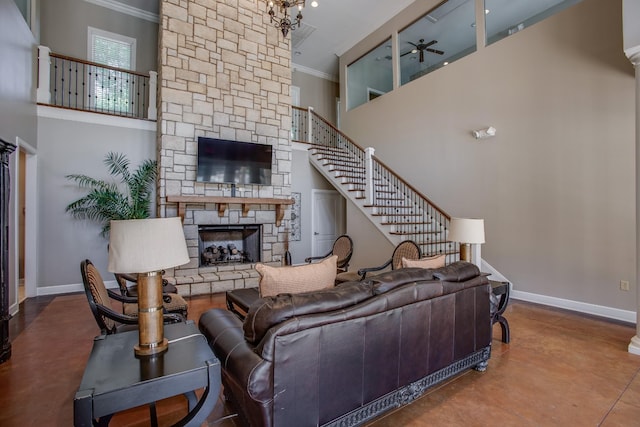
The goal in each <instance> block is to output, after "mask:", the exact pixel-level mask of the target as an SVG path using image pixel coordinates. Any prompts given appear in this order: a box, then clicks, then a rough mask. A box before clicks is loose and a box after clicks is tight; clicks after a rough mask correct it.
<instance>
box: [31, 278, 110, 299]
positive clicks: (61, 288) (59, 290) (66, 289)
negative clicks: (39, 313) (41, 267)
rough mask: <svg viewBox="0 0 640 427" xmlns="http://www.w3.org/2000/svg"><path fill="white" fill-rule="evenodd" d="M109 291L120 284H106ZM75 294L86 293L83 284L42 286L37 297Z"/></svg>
mask: <svg viewBox="0 0 640 427" xmlns="http://www.w3.org/2000/svg"><path fill="white" fill-rule="evenodd" d="M104 285H105V286H106V287H107V289H115V288H117V287H118V283H117V282H116V281H115V280H111V281H108V282H104ZM74 292H84V285H83V284H82V283H72V284H69V285H57V286H42V287H38V288H37V295H38V296H39V297H40V296H45V295H63V294H71V293H74Z"/></svg>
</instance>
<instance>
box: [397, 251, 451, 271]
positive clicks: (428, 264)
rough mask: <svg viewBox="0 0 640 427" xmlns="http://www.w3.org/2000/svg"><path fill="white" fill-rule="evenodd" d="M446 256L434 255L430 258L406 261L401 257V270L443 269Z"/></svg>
mask: <svg viewBox="0 0 640 427" xmlns="http://www.w3.org/2000/svg"><path fill="white" fill-rule="evenodd" d="M446 258H447V256H446V255H444V254H442V255H434V256H432V257H427V258H421V259H406V258H405V257H402V267H403V268H411V267H418V268H440V267H444V263H445V260H446Z"/></svg>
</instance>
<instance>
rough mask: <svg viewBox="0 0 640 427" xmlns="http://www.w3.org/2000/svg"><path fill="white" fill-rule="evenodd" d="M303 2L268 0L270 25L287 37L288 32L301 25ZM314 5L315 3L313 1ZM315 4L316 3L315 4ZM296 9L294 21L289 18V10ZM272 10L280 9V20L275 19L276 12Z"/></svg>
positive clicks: (300, 0) (299, 0)
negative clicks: (296, 13)
mask: <svg viewBox="0 0 640 427" xmlns="http://www.w3.org/2000/svg"><path fill="white" fill-rule="evenodd" d="M304 2H305V0H294V1H288V0H269V16H270V17H271V23H272V24H274V25H275V26H276V28H279V29H280V31H282V35H283V36H284V37H287V34H289V30H295V29H296V28H299V27H300V24H301V23H302V9H303V8H304ZM314 3H316V2H315V1H314ZM316 4H317V3H316ZM296 6H297V7H298V15H297V16H296V18H295V19H292V17H291V16H289V9H291V8H292V7H296ZM274 9H280V14H281V15H282V18H278V17H276V11H275V10H274Z"/></svg>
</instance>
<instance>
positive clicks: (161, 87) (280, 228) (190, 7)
mask: <svg viewBox="0 0 640 427" xmlns="http://www.w3.org/2000/svg"><path fill="white" fill-rule="evenodd" d="M262 6H263V5H261V3H260V2H255V1H254V0H233V1H231V2H220V1H214V2H194V1H188V2H186V1H180V2H178V1H175V0H161V1H160V34H159V45H160V50H159V62H160V67H159V70H158V100H159V104H160V105H159V108H158V155H157V159H158V166H159V179H158V189H157V196H158V202H157V206H158V216H160V217H168V216H177V215H180V216H181V217H182V218H183V224H184V231H185V237H186V239H187V247H188V249H189V255H190V259H191V261H190V262H189V263H188V264H186V265H184V266H180V267H178V268H176V269H174V270H171V271H167V273H166V275H165V278H167V279H168V280H169V281H170V282H172V283H174V284H176V286H177V287H178V291H179V292H180V293H181V294H183V295H195V294H205V293H215V292H222V291H226V290H230V289H235V288H243V287H253V286H257V284H258V274H257V272H256V271H255V269H254V266H255V262H257V260H260V261H261V262H265V263H273V264H275V263H278V264H279V263H280V260H281V258H282V256H283V254H284V251H285V250H284V244H285V243H284V242H285V241H286V232H287V229H288V222H289V218H290V209H289V207H288V206H286V207H284V208H283V209H281V210H280V209H279V207H280V208H281V207H282V206H279V205H278V204H275V205H274V204H269V203H264V202H261V200H272V199H290V196H291V159H292V154H291V142H290V139H289V134H290V130H291V96H290V94H289V90H290V87H291V51H290V39H289V38H283V37H282V34H280V32H279V31H278V29H277V28H275V27H273V26H272V25H269V16H268V14H265V13H264V8H263V7H262ZM200 136H204V137H211V138H221V139H228V140H234V141H242V142H252V143H258V144H268V145H271V147H272V150H273V163H272V175H271V185H245V186H242V188H237V189H236V192H235V197H234V198H233V199H232V200H229V201H225V202H223V203H219V202H211V201H210V200H211V198H216V197H223V198H227V197H231V195H232V194H231V187H230V185H228V184H215V183H203V182H197V181H196V172H197V141H198V137H200ZM171 197H194V198H198V197H199V198H201V199H202V201H200V202H198V201H196V202H190V203H189V204H188V206H186V209H184V211H180V210H179V208H178V206H177V205H178V204H177V203H174V202H171V201H170V200H169V199H170V198H171ZM236 199H237V202H235V200H236ZM243 199H244V200H248V199H250V200H253V201H254V202H252V203H251V204H250V205H249V204H248V203H243ZM256 200H258V202H255V201H256ZM283 212H284V215H282V214H283ZM250 225H251V226H258V227H259V228H260V232H258V233H257V235H258V236H259V251H258V252H259V253H258V254H257V255H253V254H251V259H252V261H251V262H242V263H235V262H234V263H231V262H229V263H220V262H213V263H208V264H205V265H201V259H202V255H201V251H202V250H204V249H205V248H201V247H200V246H201V237H200V234H199V227H205V226H206V227H210V226H216V227H217V226H224V227H228V228H229V229H233V228H234V227H236V226H250ZM234 242H235V243H233V244H234V245H235V246H236V249H239V248H238V246H239V245H240V243H238V241H235V240H234ZM242 244H243V245H244V244H245V242H242ZM203 245H204V244H203ZM226 245H227V249H228V243H227V244H226ZM209 246H213V243H212V244H210V245H209ZM216 246H224V245H223V244H216ZM242 250H243V251H246V249H244V247H243V249H242ZM251 251H253V249H252V250H251ZM213 255H214V254H212V256H213Z"/></svg>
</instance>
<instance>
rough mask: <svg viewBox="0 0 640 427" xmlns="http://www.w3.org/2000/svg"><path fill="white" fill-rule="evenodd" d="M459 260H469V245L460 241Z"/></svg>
mask: <svg viewBox="0 0 640 427" xmlns="http://www.w3.org/2000/svg"><path fill="white" fill-rule="evenodd" d="M460 261H467V262H471V245H470V244H469V243H460Z"/></svg>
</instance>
